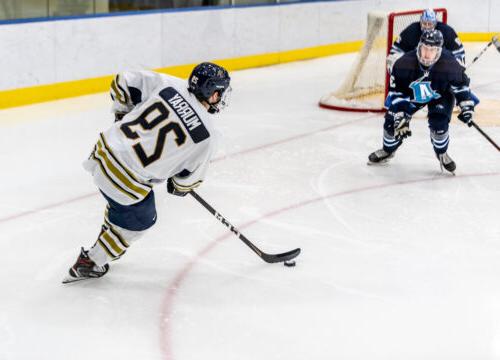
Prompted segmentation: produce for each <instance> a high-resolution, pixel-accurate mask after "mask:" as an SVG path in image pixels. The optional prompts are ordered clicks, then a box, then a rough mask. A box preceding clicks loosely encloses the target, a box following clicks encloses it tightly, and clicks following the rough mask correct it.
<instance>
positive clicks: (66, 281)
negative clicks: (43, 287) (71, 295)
mask: <svg viewBox="0 0 500 360" xmlns="http://www.w3.org/2000/svg"><path fill="white" fill-rule="evenodd" d="M90 279H95V278H91V277H78V278H75V277H73V276H71V275H69V276H66V277H65V278H64V279H63V280H62V281H61V282H62V283H63V284H71V283H74V282H78V281H82V280H90Z"/></svg>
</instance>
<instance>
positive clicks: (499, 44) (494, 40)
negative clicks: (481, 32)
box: [465, 35, 500, 70]
mask: <svg viewBox="0 0 500 360" xmlns="http://www.w3.org/2000/svg"><path fill="white" fill-rule="evenodd" d="M492 44H493V45H495V48H496V49H497V50H498V52H500V40H499V39H498V36H497V35H495V36H493V37H492V38H491V41H490V42H489V43H488V44H487V45H486V46H485V47H484V49H483V50H481V52H480V53H479V54H477V56H476V57H475V58H474V59H473V60H472V61H471V62H470V64H469V65H467V66H466V67H465V69H466V70H467V69H468V68H469V67H470V66H471V65H472V64H474V63H475V62H476V61H477V59H479V58H480V57H481V56H482V55H483V54H484V53H485V52H486V50H488V48H489V47H490V46H491V45H492Z"/></svg>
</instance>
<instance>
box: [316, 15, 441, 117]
mask: <svg viewBox="0 0 500 360" xmlns="http://www.w3.org/2000/svg"><path fill="white" fill-rule="evenodd" d="M422 11H423V9H421V10H412V11H404V12H392V13H386V12H380V11H373V12H370V13H368V26H367V31H366V39H365V42H364V45H363V47H362V49H361V50H360V52H359V53H358V55H357V58H356V61H355V62H354V64H353V66H352V67H351V70H350V71H349V73H348V75H347V77H346V78H345V80H344V82H343V83H342V84H341V85H340V87H339V88H338V89H337V90H336V91H335V92H333V93H330V94H328V95H326V96H324V97H322V98H321V100H320V102H319V105H320V106H321V107H324V108H328V109H335V110H343V111H374V112H382V111H385V109H384V100H385V97H386V95H387V90H388V83H389V75H388V73H387V68H386V58H387V55H388V53H389V50H390V48H391V46H392V44H393V42H394V41H396V40H397V38H398V36H399V34H400V33H401V32H402V31H403V30H404V29H405V28H406V27H407V26H408V25H410V24H411V23H413V22H416V21H419V20H420V15H421V14H422ZM434 11H436V15H437V17H438V21H441V22H444V23H446V20H447V12H446V9H443V8H440V9H434Z"/></svg>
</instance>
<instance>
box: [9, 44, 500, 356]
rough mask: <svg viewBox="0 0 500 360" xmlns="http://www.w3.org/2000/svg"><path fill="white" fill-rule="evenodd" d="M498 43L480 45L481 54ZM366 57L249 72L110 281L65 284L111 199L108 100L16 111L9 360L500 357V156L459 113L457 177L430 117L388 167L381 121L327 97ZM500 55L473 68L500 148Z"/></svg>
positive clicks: (480, 112) (480, 115)
mask: <svg viewBox="0 0 500 360" xmlns="http://www.w3.org/2000/svg"><path fill="white" fill-rule="evenodd" d="M484 46H485V43H474V44H467V51H468V52H467V55H468V59H469V60H470V59H471V58H472V57H473V56H474V55H475V54H477V53H478V52H479V50H480V49H481V48H482V47H484ZM353 59H354V54H348V55H341V56H334V57H328V58H320V59H315V60H311V61H303V62H295V63H289V64H284V65H279V66H272V67H265V68H260V69H251V70H245V71H238V72H233V73H232V74H231V76H232V78H233V82H232V86H233V93H232V101H231V106H230V107H229V108H228V109H227V111H226V112H225V113H224V114H223V115H221V116H220V119H218V120H217V121H218V124H219V129H220V134H221V139H220V149H219V151H218V153H217V156H216V158H215V160H214V161H213V164H212V166H211V169H210V172H209V174H208V177H207V179H206V182H205V183H204V185H203V186H202V187H201V188H200V189H199V194H200V195H201V196H202V197H204V198H205V199H206V200H207V201H208V202H209V203H210V204H212V205H213V206H214V207H215V208H216V209H217V210H218V211H219V212H221V213H222V214H223V215H224V216H226V217H227V218H228V219H229V221H231V222H232V223H233V224H235V225H236V226H237V227H238V228H239V229H240V230H241V231H242V232H243V233H244V234H245V235H246V236H247V237H248V238H249V239H250V240H251V241H252V242H254V243H255V244H256V245H257V246H259V247H260V248H261V249H262V250H264V251H266V252H271V253H274V252H282V251H286V250H290V249H293V248H295V247H300V248H302V254H301V255H300V256H299V257H298V258H297V265H296V266H295V267H293V268H288V267H284V266H283V265H282V264H266V263H264V262H263V261H262V260H261V259H260V258H259V257H257V256H256V255H255V254H254V253H253V252H252V251H251V250H250V249H249V248H247V247H246V246H245V244H243V243H242V242H241V241H240V240H239V239H237V238H236V237H235V236H233V234H231V233H230V232H229V231H228V230H227V229H226V228H225V227H224V226H223V225H222V224H221V223H219V222H218V221H217V220H216V219H214V217H213V216H212V215H211V214H209V213H208V212H207V211H206V210H205V209H204V208H202V207H201V206H200V205H199V204H198V203H197V202H196V201H195V200H194V199H193V198H191V197H190V196H187V197H185V198H178V197H174V196H171V195H169V194H167V193H166V190H165V189H164V187H163V186H158V187H157V188H156V190H155V191H156V195H157V210H158V221H157V223H156V225H155V226H154V228H152V229H151V230H150V232H149V233H148V234H147V235H146V236H145V237H144V238H143V239H142V240H141V241H140V242H138V243H136V244H134V246H133V247H132V248H131V249H130V250H129V251H128V252H127V254H126V256H124V258H122V259H121V260H120V261H117V262H114V263H112V266H111V269H110V272H109V273H108V274H107V275H106V276H105V277H104V278H102V279H98V280H92V281H86V282H80V283H74V284H71V285H62V284H61V280H62V278H63V277H64V276H65V274H66V272H67V270H68V267H69V266H71V265H72V264H73V262H74V261H75V259H76V256H77V255H78V252H79V248H80V246H85V247H88V246H90V245H92V244H93V242H94V241H95V238H96V236H97V234H98V231H99V227H100V224H101V222H102V218H103V210H104V205H105V203H104V200H103V199H102V198H101V196H100V195H99V194H98V193H97V191H96V188H95V187H94V185H93V183H92V180H91V178H90V176H89V175H88V174H87V173H86V172H85V171H84V170H83V168H82V167H81V162H82V161H83V160H84V159H85V158H86V157H87V156H88V154H89V153H90V151H91V149H92V147H93V144H94V142H95V141H96V138H97V134H98V132H99V131H101V130H103V129H105V128H106V127H107V126H109V124H110V123H111V122H112V121H113V120H112V114H111V113H110V110H109V107H110V100H109V96H108V95H107V94H106V93H102V94H97V95H92V96H84V97H80V98H73V99H69V100H64V101H55V102H51V103H43V104H38V105H33V106H26V107H20V108H13V109H8V110H3V111H0V119H1V120H0V144H2V151H1V153H0V158H1V164H2V169H3V170H2V174H3V176H2V177H1V182H2V183H1V187H0V189H1V190H0V191H1V199H2V201H1V204H0V238H1V241H0V249H1V251H0V263H1V270H2V272H1V275H0V289H1V296H0V309H1V310H0V359H2V360H7V359H8V360H21V359H22V360H25V359H52V360H68V359H78V360H80V359H123V360H125V359H158V360H195V359H196V360H199V359H210V360H215V359H217V360H255V359H266V360H281V359H286V360H305V359H314V360H331V359H338V360H351V359H352V360H401V359H405V360H422V359H426V360H431V359H435V360H443V359H453V360H459V359H464V360H465V359H467V360H470V359H475V360H493V359H500V221H499V211H498V207H499V206H500V161H499V160H500V158H499V152H498V151H497V150H495V148H494V147H493V146H491V144H489V143H488V142H487V141H486V139H485V138H483V137H482V136H481V135H480V134H479V133H478V132H477V131H476V130H475V129H473V128H468V127H466V126H465V125H463V124H462V123H459V122H456V121H454V122H453V123H452V125H451V142H450V147H449V154H450V155H451V157H452V158H453V159H454V160H455V161H456V163H457V172H456V176H451V175H449V174H443V173H441V171H440V168H439V163H438V161H437V160H436V159H435V157H434V154H433V150H432V146H431V144H430V140H429V134H428V129H427V125H426V121H425V120H424V119H423V117H421V116H420V117H419V116H416V117H415V119H414V120H412V124H411V126H412V130H413V136H412V137H411V138H409V139H408V140H407V141H406V142H405V144H404V145H403V147H402V148H400V150H398V153H397V155H396V157H395V159H393V161H392V162H391V163H390V164H388V165H387V166H379V167H375V166H367V165H366V160H367V156H368V154H369V153H370V152H372V151H374V150H376V149H378V148H379V147H380V146H381V135H382V122H383V120H382V116H381V115H379V114H359V113H358V114H355V113H343V112H337V111H330V110H324V109H320V108H319V107H318V106H317V103H318V100H319V98H320V97H321V96H322V95H324V94H326V93H327V92H329V91H332V90H334V89H335V87H336V86H337V85H338V84H339V83H340V81H341V80H342V79H343V77H344V74H345V73H346V72H347V70H348V69H349V66H350V64H351V63H352V61H353ZM499 60H500V54H498V53H497V52H496V51H495V50H494V49H489V50H488V51H487V52H486V53H485V55H484V56H483V57H481V59H480V60H479V61H478V62H477V63H476V64H474V65H473V66H472V68H471V69H470V71H469V75H470V77H471V78H472V88H473V89H474V91H475V92H476V94H477V95H478V96H479V98H480V99H481V100H482V103H481V105H479V106H478V108H477V117H476V120H477V123H478V124H480V125H481V126H483V129H484V130H485V131H486V132H487V133H488V134H489V135H490V136H491V137H492V138H493V139H496V140H497V141H498V142H500V127H499V125H500V120H499V115H498V111H499V110H500V67H499V66H498V63H499Z"/></svg>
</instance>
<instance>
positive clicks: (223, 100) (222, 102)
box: [210, 86, 233, 113]
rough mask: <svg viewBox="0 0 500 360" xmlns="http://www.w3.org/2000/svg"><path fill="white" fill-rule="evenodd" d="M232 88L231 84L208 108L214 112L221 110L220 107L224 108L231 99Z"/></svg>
mask: <svg viewBox="0 0 500 360" xmlns="http://www.w3.org/2000/svg"><path fill="white" fill-rule="evenodd" d="M232 91H233V89H232V88H231V86H229V87H228V88H227V89H226V91H224V92H223V93H222V96H221V97H220V98H219V100H218V101H217V102H216V103H213V104H210V108H211V109H212V110H213V111H212V113H216V112H219V111H221V110H222V109H225V108H226V107H227V106H228V105H229V102H230V100H231V92H232Z"/></svg>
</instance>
